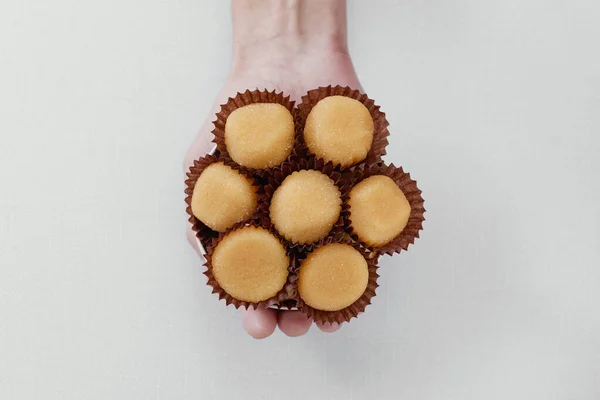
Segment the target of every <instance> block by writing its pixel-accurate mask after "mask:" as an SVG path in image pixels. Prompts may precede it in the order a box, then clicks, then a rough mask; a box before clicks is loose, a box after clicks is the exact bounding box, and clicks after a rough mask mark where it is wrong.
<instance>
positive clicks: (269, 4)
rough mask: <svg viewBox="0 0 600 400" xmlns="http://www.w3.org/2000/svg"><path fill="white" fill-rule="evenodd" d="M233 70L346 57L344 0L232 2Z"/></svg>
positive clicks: (234, 0)
mask: <svg viewBox="0 0 600 400" xmlns="http://www.w3.org/2000/svg"><path fill="white" fill-rule="evenodd" d="M232 17H233V67H234V69H235V68H236V65H244V64H248V63H250V64H252V63H257V62H258V63H266V62H278V61H290V60H291V59H294V58H296V59H297V58H300V57H307V56H314V55H318V54H327V53H328V54H332V53H333V54H347V53H348V48H347V41H346V1H345V0H319V1H316V0H291V1H283V0H260V1H256V0H232Z"/></svg>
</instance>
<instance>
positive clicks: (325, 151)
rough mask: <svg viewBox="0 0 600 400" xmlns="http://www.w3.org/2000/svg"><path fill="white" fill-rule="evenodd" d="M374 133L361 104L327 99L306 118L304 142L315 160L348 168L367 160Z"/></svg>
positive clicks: (366, 112)
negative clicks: (318, 159) (317, 158)
mask: <svg viewBox="0 0 600 400" xmlns="http://www.w3.org/2000/svg"><path fill="white" fill-rule="evenodd" d="M373 131H374V123H373V118H372V117H371V113H370V112H369V110H368V109H367V107H365V106H364V104H362V103H361V102H360V101H358V100H355V99H352V98H350V97H345V96H329V97H325V98H324V99H323V100H321V101H319V102H318V103H317V104H315V106H314V107H313V108H312V110H311V111H310V113H309V114H308V117H307V118H306V124H305V126H304V141H305V142H306V145H307V146H308V149H309V151H310V152H311V153H313V154H315V155H316V156H317V157H319V158H322V159H323V160H325V161H332V162H333V163H334V164H336V165H337V164H341V165H342V167H349V166H351V165H354V164H356V163H358V162H361V161H363V160H364V159H365V158H366V157H367V154H368V153H369V150H371V145H372V143H373Z"/></svg>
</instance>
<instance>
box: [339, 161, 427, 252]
mask: <svg viewBox="0 0 600 400" xmlns="http://www.w3.org/2000/svg"><path fill="white" fill-rule="evenodd" d="M352 174H353V175H354V179H353V181H354V184H355V185H356V184H358V183H359V182H361V181H362V180H364V179H366V178H368V177H370V176H373V175H385V176H387V177H389V178H391V179H392V180H393V181H394V182H395V183H396V185H398V187H399V188H400V190H402V193H404V195H405V196H406V199H407V200H408V203H409V204H410V216H409V218H408V223H407V224H406V227H404V229H403V230H402V232H400V234H399V235H398V236H396V237H395V238H394V239H393V240H392V241H391V242H389V243H387V244H384V245H382V246H371V245H368V244H366V243H365V242H363V241H362V240H360V238H359V237H358V235H357V234H356V233H354V231H353V229H352V215H350V216H349V217H348V231H349V232H350V236H351V237H352V239H354V240H355V241H357V242H358V243H360V245H361V246H362V247H364V248H365V249H366V251H368V252H374V253H376V254H378V255H382V254H389V255H392V254H393V253H400V252H401V251H402V250H407V249H408V246H409V245H411V244H413V243H414V242H415V239H416V238H418V237H419V231H421V230H422V229H423V221H425V216H424V215H423V214H424V213H425V207H424V206H423V205H424V202H425V201H424V200H423V197H422V196H421V190H420V189H419V188H418V187H417V182H416V181H415V180H413V179H412V178H411V177H410V174H408V173H406V172H404V170H403V169H402V167H396V166H394V164H390V165H386V164H383V163H379V164H375V165H364V166H361V167H359V168H356V169H355V170H354V171H353V172H352Z"/></svg>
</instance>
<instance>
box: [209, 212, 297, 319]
mask: <svg viewBox="0 0 600 400" xmlns="http://www.w3.org/2000/svg"><path fill="white" fill-rule="evenodd" d="M245 226H255V227H261V228H264V229H266V230H268V231H269V232H270V233H272V234H273V235H274V236H275V237H277V238H278V239H279V241H280V242H281V244H282V245H283V246H284V247H285V243H284V241H283V240H282V239H281V237H280V236H279V235H278V234H277V232H275V230H274V229H273V228H272V227H271V226H270V225H269V223H268V221H266V220H264V219H263V220H253V221H247V222H245V223H244V222H242V223H239V224H236V225H235V226H233V227H232V228H230V229H228V230H227V231H226V232H223V233H221V234H219V236H218V237H217V238H214V239H213V240H212V244H211V246H210V247H209V248H208V249H207V253H206V255H205V258H206V262H205V263H204V266H205V267H206V271H204V275H206V277H207V278H208V282H207V285H209V286H211V287H212V288H213V290H212V293H216V294H217V295H218V296H219V300H223V299H224V300H225V303H226V304H227V305H230V304H233V305H234V307H235V308H240V307H243V308H246V309H249V308H254V309H255V310H258V309H264V308H268V307H273V308H283V309H286V308H291V307H294V306H295V305H296V298H297V297H298V296H297V290H298V289H297V288H298V283H297V281H298V274H297V273H296V271H295V270H294V265H295V264H296V261H295V260H296V258H298V256H297V254H295V253H294V252H290V251H288V250H287V248H286V252H287V254H288V257H289V258H290V264H289V266H288V277H287V281H286V283H285V285H283V288H281V290H280V291H279V292H278V293H277V294H276V295H275V296H273V297H271V298H269V299H267V300H264V301H260V302H258V303H253V302H248V301H243V300H238V299H236V298H234V297H232V296H231V295H230V294H229V293H227V292H226V291H225V290H223V288H222V287H221V286H220V285H219V282H217V280H216V279H215V276H214V275H213V273H212V255H213V252H214V250H215V248H216V246H217V245H218V244H219V242H220V241H221V240H223V238H224V237H225V236H226V235H227V234H229V233H230V232H232V231H235V230H237V229H240V228H243V227H245Z"/></svg>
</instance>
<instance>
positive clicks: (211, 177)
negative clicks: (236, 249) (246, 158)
mask: <svg viewBox="0 0 600 400" xmlns="http://www.w3.org/2000/svg"><path fill="white" fill-rule="evenodd" d="M191 206H192V214H194V216H195V217H196V218H198V219H199V220H200V221H202V222H204V224H206V226H208V227H209V228H211V229H212V230H215V231H218V232H224V231H225V230H227V229H228V228H231V227H232V226H233V225H235V224H236V223H238V222H241V221H244V220H246V219H248V218H250V217H251V216H252V214H254V212H255V211H256V208H257V195H256V188H255V187H253V186H252V181H250V180H249V179H248V178H246V177H245V176H244V175H242V174H240V173H239V172H238V171H236V170H234V169H233V168H231V167H229V166H227V165H225V164H223V163H221V162H219V163H215V164H211V165H209V166H208V167H206V168H205V169H204V171H202V174H200V177H199V178H198V180H197V181H196V185H195V186H194V192H193V194H192V204H191Z"/></svg>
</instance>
